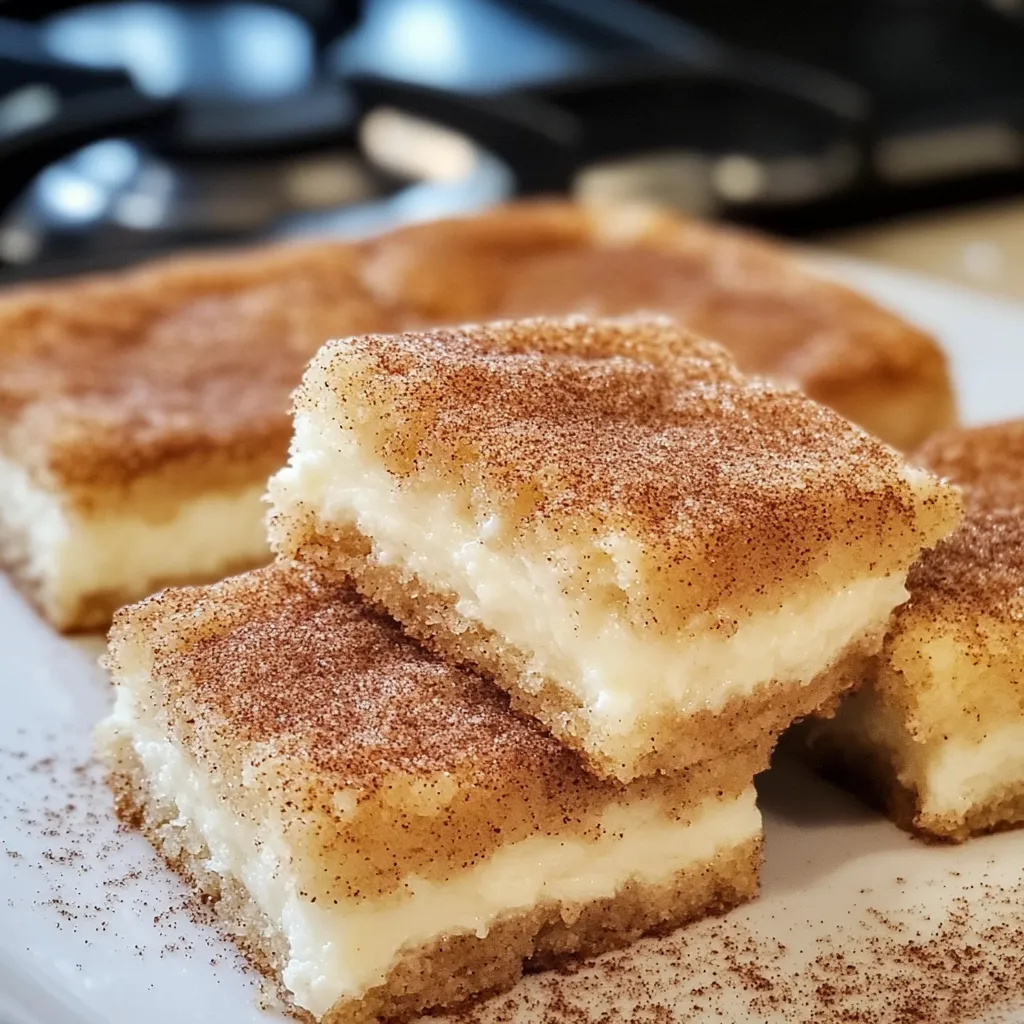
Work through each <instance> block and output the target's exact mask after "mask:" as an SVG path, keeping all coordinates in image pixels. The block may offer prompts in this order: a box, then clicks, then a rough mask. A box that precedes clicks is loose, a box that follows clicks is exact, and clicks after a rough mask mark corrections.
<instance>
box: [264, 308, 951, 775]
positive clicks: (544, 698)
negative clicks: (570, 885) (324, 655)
mask: <svg viewBox="0 0 1024 1024" xmlns="http://www.w3.org/2000/svg"><path fill="white" fill-rule="evenodd" d="M269 493H270V499H271V504H272V515H271V519H270V523H269V529H270V535H271V540H272V542H273V544H274V546H275V549H276V550H277V551H278V552H280V553H281V554H283V555H285V556H287V557H294V558H297V559H300V560H303V561H308V562H314V563H316V564H318V565H320V566H321V567H323V568H325V569H327V570H329V571H340V572H342V573H345V574H348V575H350V576H351V577H352V578H353V580H354V581H355V585H356V587H357V588H358V589H359V590H360V592H361V593H363V594H364V595H365V596H366V597H368V598H369V599H370V600H371V601H372V602H374V603H375V604H376V605H379V606H381V607H383V608H385V609H386V610H387V611H388V612H390V613H391V614H392V615H393V616H394V617H395V618H397V619H398V620H399V621H400V622H401V623H402V624H403V625H404V626H405V628H406V629H407V630H408V631H409V632H410V633H411V634H412V635H414V636H416V637H418V638H419V639H421V640H422V641H423V642H425V643H426V644H427V645H428V646H429V647H431V648H432V649H433V650H435V651H437V652H439V653H440V654H442V655H443V656H445V657H447V658H448V659H450V660H451V661H453V662H455V663H462V664H467V665H472V666H474V667H475V668H476V669H478V670H480V671H481V672H483V673H484V674H485V675H488V676H490V677H492V678H494V679H495V680H496V681H497V682H498V683H499V684H500V685H501V686H502V687H503V688H505V689H506V690H508V691H509V692H510V693H511V694H512V696H513V704H514V706H516V707H518V708H520V709H522V710H525V711H526V712H528V713H530V714H531V715H534V716H535V717H537V718H538V719H539V720H540V721H541V722H543V723H544V724H545V725H546V726H547V727H548V728H549V729H550V730H551V731H552V733H553V734H554V735H555V736H557V737H558V738H559V739H560V740H561V741H562V742H563V743H565V744H567V745H568V746H569V747H571V748H572V749H574V750H576V751H578V752H579V753H580V754H581V755H583V756H584V758H585V759H586V761H587V763H588V766H589V767H590V769H591V770H593V771H595V772H597V773H599V774H601V775H603V776H608V777H615V778H617V779H620V780H622V781H629V780H631V779H633V778H636V777H638V776H641V775H647V774H650V773H653V772H656V771H675V770H679V769H680V768H683V767H685V766H687V765H689V764H693V763H695V762H697V761H701V760H704V759H707V758H714V757H717V756H719V755H721V754H722V752H723V751H725V750H728V749H730V748H732V747H736V746H742V745H745V744H746V743H749V742H753V741H755V740H757V739H759V738H761V737H763V736H764V735H766V734H771V733H775V734H777V733H779V732H781V731H782V730H783V729H784V728H786V726H788V725H789V724H790V723H791V722H792V721H793V720H794V719H797V718H799V717H801V716H803V715H807V714H809V713H810V712H812V711H814V710H815V709H820V708H823V707H824V708H827V707H828V706H829V705H830V704H831V702H832V701H833V700H834V699H835V698H836V697H837V696H838V695H839V694H840V693H842V692H843V691H845V690H846V689H847V688H849V687H850V686H851V685H852V684H853V681H854V680H855V679H856V678H857V677H858V676H859V675H860V673H861V662H862V660H863V659H864V658H865V657H867V656H870V655H873V654H875V653H876V652H877V650H878V648H879V645H880V644H881V641H882V636H883V634H884V631H885V626H886V623H887V621H888V618H889V614H890V612H891V611H892V609H893V608H894V607H895V606H896V605H898V604H899V603H901V602H902V601H903V600H904V598H905V596H906V591H905V589H904V577H905V575H906V571H907V568H908V566H909V565H910V563H911V562H913V560H914V559H915V558H916V557H917V555H918V553H919V552H920V551H921V549H922V548H923V547H927V546H929V545H931V544H934V543H935V541H936V540H938V538H939V537H941V536H943V535H945V534H946V533H948V532H949V530H950V529H951V528H952V527H953V525H954V524H955V523H956V521H957V518H958V515H959V499H958V496H957V494H956V492H955V491H954V490H953V489H952V488H949V487H947V486H945V485H944V484H942V483H941V482H940V481H938V480H937V479H936V478H934V477H933V476H931V475H930V474H928V473H925V472H923V471H921V470H917V469H911V468H909V467H908V466H906V465H905V464H904V462H903V461H902V459H901V458H900V456H898V455H897V454H896V453H895V452H894V451H893V450H892V449H891V448H889V447H887V446H886V445H884V444H882V443H880V442H878V441H876V440H874V439H873V438H871V437H869V436H868V435H867V434H865V433H864V432H863V431H861V430H860V429H859V428H857V427H855V426H853V425H852V424H850V423H849V422H847V421H846V420H844V419H842V418H841V417H840V416H838V415H836V414H835V413H833V412H831V411H830V410H828V409H826V408H824V407H823V406H820V405H817V404H816V403H814V402H811V401H810V400H809V399H807V398H806V397H804V396H803V395H801V394H800V393H798V392H797V391H795V390H790V389H785V388H780V387H777V386H774V385H772V384H769V383H767V382H764V381H761V380H756V379H751V378H747V377H745V376H743V375H742V374H741V373H740V372H739V371H738V370H737V369H736V366H735V364H734V363H733V361H732V359H731V358H730V357H729V356H728V354H727V353H726V352H725V350H724V349H722V348H721V347H720V346H718V345H716V344H713V343H711V342H707V341H704V340H702V339H698V338H696V337H695V336H693V335H691V334H689V333H688V332H686V331H684V330H683V329H682V328H680V327H679V326H678V325H676V324H674V323H673V322H671V321H669V320H667V319H660V320H658V319H654V320H644V319H638V320H633V319H626V320H619V321H616V320H604V321H602V320H598V321H590V320H585V319H582V318H576V319H572V318H570V319H568V320H543V319H541V320H532V321H518V322H509V323H504V324H493V325H490V326H480V327H465V328H452V329H438V330H434V331H428V332H426V333H422V334H411V333H410V334H404V335H395V336H372V335H371V336H365V337H360V338H349V339H344V340H339V341H334V342H330V343H328V344H327V345H325V346H324V348H323V349H321V351H320V352H319V353H318V354H317V356H316V357H315V358H314V359H313V361H312V363H311V364H310V367H309V369H308V370H307V372H306V375H305V379H304V382H303V384H302V386H301V387H300V388H299V390H298V391H297V393H296V398H295V437H294V440H293V442H292V450H291V457H290V461H289V464H288V466H287V467H286V468H285V469H283V470H281V471H280V472H279V473H278V474H276V475H275V477H274V478H273V479H272V481H271V484H270V491H269Z"/></svg>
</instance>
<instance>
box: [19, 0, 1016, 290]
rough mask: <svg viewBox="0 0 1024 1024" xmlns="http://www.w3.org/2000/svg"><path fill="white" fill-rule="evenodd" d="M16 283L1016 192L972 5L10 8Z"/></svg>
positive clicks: (323, 2) (802, 220) (1003, 121)
mask: <svg viewBox="0 0 1024 1024" xmlns="http://www.w3.org/2000/svg"><path fill="white" fill-rule="evenodd" d="M0 10H2V11H3V15H4V17H3V19H0V161H2V162H3V166H4V168H5V174H4V176H3V179H2V180H3V184H2V185H0V276H2V277H7V278H11V277H14V276H26V275H28V276H35V275H38V274H42V273H58V272H63V271H64V270H72V269H80V268H81V267H83V266H89V267H92V266H99V265H110V264H116V263H122V262H130V261H132V260H134V259H137V258H139V257H141V256H144V255H147V254H150V253H153V252H159V251H163V250H166V249H171V248H176V247H180V246H182V245H193V246H194V245H198V244H219V243H237V242H238V241H242V240H248V239H252V238H261V237H267V236H273V235H281V234H294V233H299V232H309V231H329V232H334V233H338V232H350V233H351V232H360V231H365V230H370V229H374V228H377V227H380V226H382V225H384V224H387V223H389V222H391V221H393V220H397V219H407V218H409V217H422V216H428V215H436V214H442V213H446V212H452V211H456V210H465V209H471V208H474V207H475V206H478V205H481V204H486V203H491V202H494V201H497V200H500V199H502V198H505V197H508V196H510V195H513V194H530V193H536V192H548V191H560V192H575V193H576V194H582V195H598V196H604V197H609V196H611V197H623V196H625V197H631V198H632V197H638V196H639V197H644V198H655V199H659V200H662V201H666V202H670V203H675V204H676V205H679V206H682V207H684V208H686V209H688V210H691V211H694V212H697V213H701V214H704V215H708V216H716V217H723V218H727V219H730V220H733V221H737V222H741V223H748V224H752V225H755V226H760V227H765V228H770V229H772V230H775V231H779V232H783V233H789V234H794V235H796V234H806V233H810V232H814V231H816V230H823V229H829V228H834V227H837V226H843V225H849V224H859V223H864V222H867V221H871V220H874V219H878V218H882V217H887V216H891V215H893V214H896V213H903V212H907V211H911V210H920V209H929V208H933V207H936V206H943V205H950V204H954V203H963V202H970V201H974V200H978V199H987V198H991V197H994V196H1002V195H1008V194H1015V193H1019V192H1021V191H1022V188H1024V16H1022V15H1021V14H1020V13H1015V12H1014V10H1013V9H1011V7H1010V6H1008V5H1002V6H1000V5H996V4H990V3H985V2H983V0H796V2H794V3H787V4H771V5H766V4H764V3H763V2H761V0H742V2H724V0H675V2H670V0H661V2H658V0H366V2H364V3H362V4H360V3H357V2H355V0H352V2H349V3H346V2H334V0H280V2H277V3H239V2H231V3H204V4H199V3H186V2H177V3H171V2H168V3H152V2H148V3H131V2H124V3H102V4H98V3H59V2H38V0H36V2H31V3H28V2H26V3H16V2H8V3H7V4H5V5H4V6H3V8H0Z"/></svg>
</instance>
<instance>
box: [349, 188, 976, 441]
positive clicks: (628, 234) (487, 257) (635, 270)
mask: <svg viewBox="0 0 1024 1024" xmlns="http://www.w3.org/2000/svg"><path fill="white" fill-rule="evenodd" d="M361 266H362V268H363V273H364V277H365V280H366V282H367V285H368V287H370V288H371V289H372V290H373V291H374V293H375V294H377V295H379V296H381V297H382V298H384V299H386V300H388V301H392V302H400V303H401V304H402V305H406V306H408V307H409V308H411V309H414V310H418V311H419V312H420V314H421V316H422V318H423V320H424V322H427V323H430V322H432V323H439V322H447V323H463V322H469V321H475V322H479V321H484V320H495V319H505V318H516V317H524V316H546V315H567V314H570V313H586V314H588V315H590V316H620V315H623V314H630V313H637V312H648V313H664V314H667V315H670V316H672V317H673V318H675V319H678V320H679V321H680V322H681V323H682V324H684V325H685V326H687V327H689V328H691V329H692V330H694V331H695V332H696V333H698V334H703V335H704V336H705V337H708V338H713V339H714V340H716V341H719V342H721V343H722V344H723V345H725V347H726V348H728V349H729V350H730V351H731V352H732V354H733V355H734V356H735V357H736V360H737V362H738V363H739V365H740V368H741V369H742V370H745V371H748V372H752V373H758V374H764V375H767V376H770V377H772V378H775V379H778V380H783V381H787V382H791V383H795V384H796V385H797V386H798V387H799V388H800V389H801V390H802V391H803V392H804V393H805V394H807V395H809V396H810V397H811V398H814V399H815V400H817V401H819V402H822V403H823V404H825V405H828V406H831V407H832V408H834V409H836V410H837V411H838V412H840V413H842V414H843V415H844V416H846V417H847V418H848V419H851V420H853V421H854V422H855V423H858V424H859V425H860V426H862V427H864V428H865V429H866V430H868V431H869V432H871V433H873V434H875V435H876V436H878V437H881V438H882V439H883V440H885V441H888V442H889V443H890V444H892V445H894V446H895V447H897V448H900V449H901V450H910V449H912V448H914V447H916V446H917V445H918V444H920V443H921V442H922V441H923V440H924V439H925V438H926V437H928V435H929V434H931V433H934V432H935V431H937V430H940V429H943V428H945V427H950V426H952V425H953V424H954V423H955V418H956V410H955V401H954V397H953V389H952V385H951V382H950V377H949V371H948V367H947V364H946V359H945V356H944V355H943V353H942V350H941V349H940V348H939V346H938V345H937V344H936V342H935V341H934V339H933V338H931V337H930V336H929V335H928V334H926V333H925V332H924V331H921V330H919V329H918V328H916V327H914V326H912V325H911V324H908V323H906V322H905V321H904V320H902V319H900V318H899V317H897V316H895V315H894V314H892V313H890V312H889V311H888V310H885V309H883V308H881V307H880V306H878V305H877V304H875V303H874V302H872V301H871V300H869V299H867V298H865V297H864V296H862V295H859V294H857V293H856V292H854V291H852V290H851V289H849V288H847V287H845V286H843V285H841V284H838V283H836V282H834V281H831V280H828V279H827V278H825V277H824V276H822V275H821V274H820V273H817V272H815V270H814V269H813V268H811V267H810V266H807V265H805V264H804V262H803V261H801V260H800V259H799V258H798V257H797V255H796V254H795V253H794V252H792V251H791V250H788V249H785V248H783V247H782V246H779V245H775V244H773V243H771V242H768V241H766V240H762V239H758V238H756V237H754V236H752V235H749V234H745V233H743V232H740V231H736V230H731V229H728V228H723V227H720V226H711V225H708V224H702V223H700V222H698V221H693V220H688V219H686V218H683V217H679V216H675V215H670V214H668V213H665V212H660V211H657V210H652V209H649V208H643V207H638V206H633V205H626V204H624V205H614V204H613V205H607V204H595V205H578V204H577V205H573V204H570V203H560V202H531V203H519V204H515V205H512V206H508V207H502V208H499V209H497V210H494V211H491V212H488V213H484V214H482V215H478V216H475V217H473V218H466V219H462V220H449V221H445V222H441V223H438V224H429V225H418V226H414V227H410V228H406V229H403V230H401V231H396V232H393V233H391V234H388V235H385V236H382V237H381V238H380V239H378V240H376V241H371V242H370V243H368V245H367V256H366V259H365V261H364V262H363V263H362V264H361Z"/></svg>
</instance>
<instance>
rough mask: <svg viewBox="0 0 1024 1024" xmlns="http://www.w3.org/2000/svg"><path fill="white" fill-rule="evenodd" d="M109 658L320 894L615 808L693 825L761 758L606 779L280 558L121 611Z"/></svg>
mask: <svg viewBox="0 0 1024 1024" xmlns="http://www.w3.org/2000/svg"><path fill="white" fill-rule="evenodd" d="M107 663H108V666H109V667H110V669H111V671H112V674H113V677H114V681H115V683H116V684H117V685H118V687H119V688H121V689H126V688H127V689H128V690H129V691H131V692H136V693H137V694H138V695H139V696H138V697H137V699H140V700H142V701H143V705H144V706H145V707H147V708H148V709H149V710H148V711H147V712H146V715H147V716H153V718H154V720H156V721H160V722H166V723H167V726H166V728H169V729H170V732H171V735H173V736H174V738H175V741H176V742H178V743H180V744H181V745H182V746H183V748H184V749H185V750H187V751H188V752H189V754H190V756H192V757H194V758H195V759H196V761H197V762H198V763H199V764H200V765H201V766H203V768H204V770H206V771H210V772H211V773H213V775H214V776H215V777H218V778H231V777H235V778H243V779H246V780H248V781H247V783H246V784H245V785H244V786H241V787H231V786H227V787H224V788H223V790H222V792H221V799H223V800H226V801H228V803H229V804H230V805H231V806H232V807H233V808H234V810H235V811H236V813H238V814H240V815H242V816H256V817H258V818H259V819H266V818H268V816H269V817H270V819H271V820H275V821H280V823H281V826H282V828H283V829H284V831H285V834H286V835H288V837H289V842H290V843H291V844H292V845H293V847H294V849H295V850H296V851H299V852H300V853H301V854H302V856H299V854H298V853H297V854H296V857H295V862H294V866H295V868H296V869H297V870H303V871H306V874H307V877H305V878H304V885H305V887H306V889H307V890H308V891H309V892H310V893H312V894H322V896H323V898H325V899H331V900H334V899H351V898H355V897H358V896H360V895H365V894H366V893H367V892H376V893H380V894H384V893H388V892H391V891H392V890H393V889H394V888H395V887H396V886H399V885H400V884H401V883H402V881H403V879H404V878H405V877H406V876H408V875H409V874H416V875H419V876H420V877H423V878H427V879H444V878H447V877H449V876H450V875H451V873H452V872H453V871H456V870H464V869H465V868H467V867H469V866H470V865H472V864H475V863H479V862H480V861H482V860H484V859H486V858H487V857H488V856H489V855H490V854H491V853H493V852H494V851H495V850H496V849H497V848H498V847H500V846H503V845H505V844H507V843H513V842H516V841H517V840H520V839H523V838H526V837H528V836H531V835H544V834H556V835H567V834H572V835H578V836H585V837H590V838H595V837H597V836H599V835H600V834H601V829H602V825H601V820H602V815H603V813H604V812H605V811H607V810H608V808H609V807H613V806H616V805H620V804H628V803H632V802H635V801H640V800H644V801H651V802H652V806H656V807H658V808H660V811H661V812H663V813H665V814H666V815H668V817H669V818H670V819H671V820H674V821H686V820H687V818H688V815H689V814H691V813H692V812H693V811H694V809H695V808H697V806H698V805H699V804H700V802H701V801H702V800H704V799H705V798H706V797H707V796H708V795H709V794H713V795H715V796H717V797H722V796H735V795H738V794H740V793H742V792H743V791H744V790H745V789H746V788H747V787H748V786H749V784H750V780H751V779H752V777H753V775H754V774H756V773H757V772H758V771H760V770H762V769H763V768H764V767H766V765H767V759H768V755H769V743H768V742H767V741H764V740H761V739H760V738H759V739H758V740H757V741H756V742H754V743H752V744H751V745H750V746H749V747H748V748H746V749H744V750H742V751H738V752H737V753H736V754H735V755H733V756H731V757H727V758H723V759H721V760H720V761H718V762H717V763H715V764H700V765H694V766H693V767H692V768H691V769H689V770H688V771H686V772H683V773H681V774H679V775H676V776H673V777H659V778H656V779H652V780H648V781H645V782H642V783H637V784H634V785H632V786H622V785H618V784H615V783H611V782H603V781H601V780H598V779H596V778H594V777H593V776H591V775H590V774H589V773H588V772H587V771H586V770H585V769H584V766H583V765H582V763H581V762H580V760H579V759H578V758H577V757H576V756H575V755H574V754H572V753H571V752H570V751H568V750H566V749H565V748H563V747H562V746H561V745H560V744H559V743H558V742H556V741H555V740H554V739H553V738H552V737H551V736H550V735H548V734H547V733H546V732H545V731H544V730H543V729H542V728H541V727H540V726H539V725H538V724H537V723H535V722H533V721H532V720H530V719H527V718H522V717H520V716H518V715H516V714H515V713H514V712H512V711H511V710H510V708H509V701H508V698H507V696H506V695H505V694H504V693H502V692H501V691H500V690H498V689H497V688H495V687H493V686H492V685H491V684H489V683H486V682H484V681H483V680H482V679H480V678H479V677H477V676H474V675H473V674H471V673H469V672H466V671H462V670H459V669H457V668H454V667H451V666H448V665H446V664H444V663H442V662H441V661H439V660H438V659H436V658H435V657H433V656H432V655H430V654H428V653H426V652H425V651H424V650H423V649H421V648H420V647H418V646H417V645H416V644H414V643H413V642H412V641H410V640H408V639H407V638H406V637H405V636H404V635H403V634H402V633H401V631H400V630H399V629H398V628H397V627H396V626H395V625H394V624H393V623H392V622H391V621H390V620H388V619H385V618H384V617H383V616H381V615H379V614H377V613H374V612H372V611H370V610H369V609H368V608H367V607H366V606H365V605H364V604H363V603H362V601H361V600H360V599H359V598H358V597H357V596H356V595H355V593H354V592H353V591H352V590H351V589H350V588H349V587H348V586H347V585H345V584H343V583H341V582H338V581H337V580H336V579H332V578H331V577H329V576H326V575H324V574H321V573H319V572H318V571H317V570H315V569H311V568H308V567H303V566H298V565H291V564H287V563H277V564H275V565H272V566H269V567H267V568H265V569H261V570H256V571H254V572H250V573H247V574H244V575H242V576H239V577H235V578H233V579H229V580H226V581H224V582H222V583H220V584H215V585H213V586H211V587H205V588H185V589H181V590H172V591H165V592H164V593H162V594H158V595H156V596H155V597H152V598H150V599H148V600H147V601H145V602H143V603H141V604H139V605H135V606H133V607H131V608H127V609H123V610H122V611H120V612H119V613H118V614H117V616H116V618H115V622H114V626H113V628H112V630H111V634H110V650H109V654H108V662H107Z"/></svg>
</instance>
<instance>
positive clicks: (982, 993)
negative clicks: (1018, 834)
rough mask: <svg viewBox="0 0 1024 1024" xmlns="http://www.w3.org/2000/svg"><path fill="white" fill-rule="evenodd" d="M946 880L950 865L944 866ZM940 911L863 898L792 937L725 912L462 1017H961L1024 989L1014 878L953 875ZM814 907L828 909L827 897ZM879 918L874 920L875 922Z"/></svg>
mask: <svg viewBox="0 0 1024 1024" xmlns="http://www.w3.org/2000/svg"><path fill="white" fill-rule="evenodd" d="M949 877H950V879H953V878H956V877H959V873H957V872H950V873H949ZM952 884H953V885H954V886H955V888H956V889H957V890H961V891H962V895H956V896H954V898H953V899H952V902H951V909H949V910H948V912H947V913H946V915H945V917H944V919H942V920H934V919H932V918H929V916H928V915H927V914H926V913H924V911H923V910H921V908H911V909H908V910H906V911H904V912H901V913H898V914H897V913H893V912H892V911H890V910H888V909H887V910H886V911H885V912H884V913H883V912H882V911H880V910H878V909H874V908H869V909H868V911H867V912H866V913H865V914H863V915H862V916H861V917H859V918H855V919H852V920H850V919H847V920H837V921H836V922H835V927H834V930H832V931H831V932H830V933H828V934H826V935H823V936H820V937H819V938H818V939H817V941H812V943H811V944H810V946H809V947H808V948H799V947H800V946H801V937H799V936H795V935H794V936H787V938H789V939H791V942H790V944H788V945H787V944H786V943H783V942H781V941H779V940H778V939H776V938H770V937H768V936H766V935H765V934H764V931H763V929H760V930H757V929H754V928H753V927H751V926H750V925H749V924H747V923H746V922H744V921H743V920H742V919H741V917H742V915H733V916H731V917H727V918H722V919H718V920H714V921H707V922H703V923H702V924H698V925H697V926H695V927H693V928H690V929H688V930H684V931H682V932H678V933H676V934H674V935H672V936H669V937H668V938H665V939H660V940H648V941H645V942H644V943H642V944H641V945H640V946H637V947H634V948H633V949H630V950H624V951H620V952H617V953H611V954H607V955H606V956H604V957H601V958H600V959H599V960H597V961H594V962H592V963H590V964H583V965H578V966H574V967H570V968H568V969H566V970H565V971H563V972H561V973H549V974H544V975H538V976H536V977H534V978H530V979H527V980H526V981H525V982H523V983H522V984H520V985H519V987H518V988H516V989H515V990H514V991H512V992H510V993H508V994H507V995H504V996H500V997H497V998H496V999H493V1000H491V1001H490V1002H487V1003H482V1004H479V1005H477V1006H474V1007H471V1008H469V1009H467V1010H465V1011H463V1012H462V1013H460V1014H458V1015H456V1016H455V1018H454V1020H456V1021H457V1022H458V1024H513V1022H522V1021H560V1022H563V1024H648V1022H650V1024H654V1022H658V1024H697V1022H705V1021H713V1020H722V1021H747V1020H749V1021H757V1022H761V1021H780V1022H785V1024H915V1022H927V1024H935V1022H938V1021H942V1022H943V1024H961V1022H967V1021H973V1020H977V1019H979V1018H982V1017H984V1019H985V1020H986V1021H1002V1020H1011V1019H1014V1018H1013V1014H1014V1013H1019V1010H1020V1005H1021V1000H1024V915H1022V914H1021V912H1020V907H1021V905H1022V902H1024V882H1022V883H1021V884H1020V885H1019V886H1016V887H1012V888H1007V887H1005V886H1003V885H1000V884H996V883H990V882H988V880H987V879H986V878H982V879H981V880H979V881H977V882H975V884H973V885H971V884H966V883H965V884H963V885H961V884H959V883H956V882H953V883H952ZM823 913H827V911H825V910H824V908H823ZM880 924H881V926H882V927H879V925H880Z"/></svg>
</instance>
